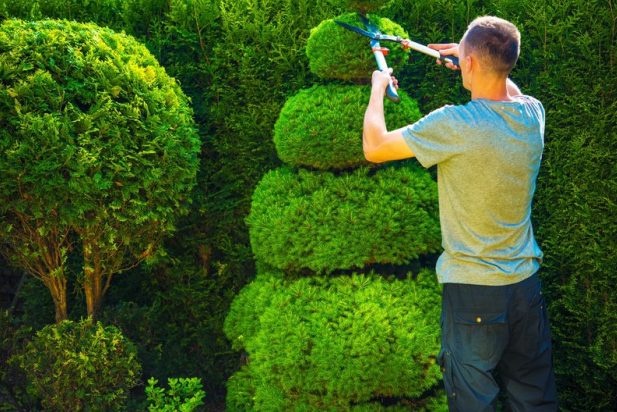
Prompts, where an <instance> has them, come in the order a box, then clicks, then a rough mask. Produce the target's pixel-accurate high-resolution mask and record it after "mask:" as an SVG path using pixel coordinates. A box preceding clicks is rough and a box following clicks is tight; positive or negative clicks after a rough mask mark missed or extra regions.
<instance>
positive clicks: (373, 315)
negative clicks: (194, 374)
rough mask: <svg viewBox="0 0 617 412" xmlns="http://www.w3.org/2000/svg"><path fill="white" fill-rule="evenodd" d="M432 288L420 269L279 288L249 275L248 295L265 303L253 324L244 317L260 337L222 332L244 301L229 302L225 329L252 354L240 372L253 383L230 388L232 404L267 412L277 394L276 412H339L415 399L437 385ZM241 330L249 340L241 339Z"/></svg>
mask: <svg viewBox="0 0 617 412" xmlns="http://www.w3.org/2000/svg"><path fill="white" fill-rule="evenodd" d="M438 288H439V286H438V285H437V283H436V277H435V274H434V273H433V272H432V271H429V270H424V271H421V272H420V273H419V274H418V276H417V277H416V278H415V280H414V279H413V277H411V276H410V277H408V278H407V279H406V280H403V281H400V280H392V279H390V280H386V279H384V278H383V277H381V276H378V275H376V274H374V273H370V274H368V275H356V274H354V275H352V276H340V277H335V278H323V277H308V278H301V279H299V280H296V281H288V282H281V281H280V278H277V277H276V276H275V277H271V276H268V275H260V276H258V277H257V279H256V280H255V281H254V282H253V283H252V284H250V285H249V286H248V287H247V289H249V292H248V293H247V295H249V294H250V295H253V297H256V298H257V299H256V300H259V301H260V302H264V305H263V307H262V309H261V313H260V315H259V316H258V317H253V316H251V315H249V316H248V317H249V318H251V319H252V321H253V322H255V323H256V324H257V325H259V328H257V327H255V326H249V327H245V328H238V327H229V326H230V325H238V324H240V323H243V322H246V321H245V319H246V318H247V315H248V314H249V313H250V312H251V309H252V308H251V307H250V306H246V305H244V303H245V302H246V300H245V299H241V300H239V301H237V302H234V304H233V305H232V308H231V311H230V314H229V317H228V320H227V323H226V332H227V334H228V336H229V337H230V338H231V339H232V341H235V342H237V343H238V344H239V345H246V350H247V351H248V352H249V353H251V359H250V363H249V365H248V367H247V368H245V371H244V373H245V374H249V373H250V374H252V376H253V379H251V381H250V382H249V384H248V385H247V384H246V382H245V383H244V384H243V385H238V383H235V384H234V385H232V386H230V397H231V398H232V399H236V400H235V401H233V402H232V404H234V403H235V404H238V405H241V404H246V403H247V400H246V399H245V398H246V397H248V396H249V395H248V394H250V393H254V396H255V405H258V404H259V403H260V401H263V404H264V405H272V402H271V400H266V399H267V398H268V397H272V396H273V395H276V394H277V393H278V394H279V395H277V396H279V397H280V400H279V401H278V402H280V405H281V408H282V409H280V410H299V409H300V408H299V407H298V406H299V405H302V404H305V405H306V407H307V408H308V409H306V410H311V408H310V406H312V407H313V409H316V408H317V406H318V405H322V404H325V405H329V406H332V407H335V406H336V407H338V408H341V410H343V409H344V408H345V407H346V406H349V404H350V403H364V402H371V400H372V398H373V397H374V396H375V394H382V395H383V394H389V395H390V396H393V397H403V398H409V399H416V400H417V399H418V398H421V397H422V395H423V394H424V392H426V391H427V390H428V389H429V388H431V387H432V386H434V385H435V384H436V383H437V381H438V379H439V369H438V367H437V365H436V362H435V356H436V352H437V350H438V347H439V338H438V334H437V333H435V331H437V330H438V329H439V291H438ZM264 308H265V310H264ZM248 330H250V331H251V332H250V333H251V334H253V336H250V339H245V340H243V339H242V336H241V335H240V334H242V333H246V332H247V331H248ZM255 331H257V332H255ZM249 368H250V371H249V370H248V369H249ZM254 376H259V377H260V379H257V380H256V379H254ZM236 385H237V386H236ZM234 391H236V392H234ZM243 399H244V400H243ZM418 403H419V404H420V403H421V402H418ZM256 409H258V410H260V408H259V407H257V408H256ZM264 409H265V407H264Z"/></svg>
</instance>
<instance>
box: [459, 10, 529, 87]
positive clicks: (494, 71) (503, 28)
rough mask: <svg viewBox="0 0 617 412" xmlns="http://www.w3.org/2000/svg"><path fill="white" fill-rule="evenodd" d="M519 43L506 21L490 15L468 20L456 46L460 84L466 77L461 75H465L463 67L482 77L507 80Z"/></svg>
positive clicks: (516, 31) (519, 39)
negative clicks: (476, 71)
mask: <svg viewBox="0 0 617 412" xmlns="http://www.w3.org/2000/svg"><path fill="white" fill-rule="evenodd" d="M520 44H521V34H520V33H519V31H518V29H517V28H516V26H515V25H514V24H512V23H510V22H509V21H506V20H504V19H500V18H499V17H492V16H484V17H478V18H477V19H475V20H474V21H472V22H471V24H470V25H469V28H468V29H467V32H466V33H465V35H464V36H463V39H462V40H461V43H460V47H459V56H460V60H461V69H462V71H463V84H464V85H465V78H466V77H469V76H465V75H466V74H469V73H465V72H466V68H467V69H472V70H479V71H481V72H482V73H483V75H486V76H491V77H498V78H501V77H504V78H505V77H508V75H509V74H510V71H512V68H513V67H514V65H515V64H516V60H517V59H518V55H519V51H520ZM467 71H469V70H467ZM467 81H469V79H468V80H467ZM465 86H466V87H467V85H465Z"/></svg>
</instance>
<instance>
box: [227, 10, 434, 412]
mask: <svg viewBox="0 0 617 412" xmlns="http://www.w3.org/2000/svg"><path fill="white" fill-rule="evenodd" d="M343 1H345V2H346V3H347V4H349V6H350V8H351V9H352V10H354V11H355V12H353V13H348V14H345V15H342V16H338V17H336V18H335V19H330V20H326V21H324V22H322V23H321V24H320V25H319V26H318V27H316V28H314V29H313V30H312V32H311V36H310V38H309V40H308V44H307V55H308V57H309V60H310V67H311V70H312V71H313V73H315V74H316V75H318V76H319V77H322V78H323V79H324V80H327V81H328V82H324V83H325V84H320V85H315V86H313V87H311V88H309V89H306V90H302V91H300V92H299V93H298V94H296V95H295V96H293V97H291V98H290V99H289V100H288V101H287V103H286V104H285V106H284V107H283V109H282V111H281V113H280V117H279V119H278V121H277V123H276V125H275V133H274V134H275V135H274V142H275V146H276V149H277V153H278V155H279V157H280V158H281V159H282V160H283V161H284V162H285V163H286V164H285V165H283V166H282V167H280V168H278V169H275V170H272V171H270V172H269V173H267V174H266V175H265V176H264V178H263V179H262V181H261V182H260V183H259V185H258V187H257V188H256V190H255V192H254V195H253V201H252V206H251V212H250V215H249V216H248V217H247V224H248V226H249V233H250V239H251V247H252V249H253V252H254V255H255V258H256V262H257V276H256V278H255V280H254V281H253V282H252V283H251V284H249V285H248V286H246V287H245V288H244V289H243V290H242V291H241V292H240V294H239V295H238V296H237V297H236V299H235V300H234V302H233V304H232V307H231V310H230V313H229V315H228V317H227V319H226V322H225V333H226V335H227V336H228V338H229V339H230V340H231V341H232V344H233V347H234V348H235V349H237V350H244V351H245V353H246V355H247V356H246V359H247V361H246V363H245V364H244V365H243V366H242V369H241V370H240V371H239V372H237V373H236V374H235V375H233V376H232V377H231V378H230V380H229V383H228V395H227V408H228V410H230V411H236V410H238V411H240V410H257V411H264V410H268V411H313V410H328V411H348V410H353V411H367V412H368V411H380V410H384V409H387V410H388V411H396V410H410V409H412V410H427V411H429V410H431V411H432V410H442V409H443V408H444V398H443V395H442V394H441V392H440V391H439V390H438V388H439V386H440V385H439V379H440V372H439V368H438V366H437V364H436V356H437V352H438V350H439V307H440V295H439V287H438V285H437V282H436V276H435V274H434V272H433V271H432V270H429V269H427V268H424V267H422V264H421V263H420V262H421V261H422V259H419V258H420V257H421V256H423V255H426V254H428V253H433V252H436V251H437V250H438V248H439V245H440V232H439V222H438V207H437V188H436V185H435V182H434V181H433V180H432V179H431V176H430V174H429V173H427V172H426V171H425V170H424V169H423V168H422V167H420V166H419V165H418V164H417V162H416V161H415V160H408V161H401V162H390V163H387V164H384V165H375V164H371V163H369V162H367V161H366V160H365V158H364V155H363V151H362V123H363V117H364V113H365V111H366V107H367V104H368V100H369V95H370V90H371V86H370V84H369V83H370V76H371V73H372V71H373V70H375V67H376V66H375V61H374V59H373V55H372V51H371V48H370V47H369V42H368V40H367V39H366V38H363V37H361V36H359V35H357V34H356V33H353V32H350V31H347V30H345V29H343V28H341V27H340V26H339V25H337V24H336V23H335V21H334V20H338V21H344V22H347V23H349V24H352V25H355V26H361V21H360V18H359V17H358V15H357V13H356V12H357V11H359V12H362V13H367V12H369V13H370V12H374V11H375V10H377V9H378V8H379V7H382V6H383V5H384V4H385V3H386V2H387V1H383V0H382V1H376V0H360V1H352V0H343ZM368 18H369V20H370V21H371V22H372V23H373V24H374V25H376V26H377V27H378V28H379V29H380V30H381V31H382V32H384V33H388V34H395V35H400V36H403V37H408V36H407V33H405V31H404V30H403V29H402V28H401V27H400V26H398V25H396V24H395V23H393V22H391V21H389V20H387V19H384V18H380V17H379V16H377V15H371V14H369V15H368ZM388 57H389V63H390V64H391V65H394V66H396V65H400V64H401V63H403V62H404V60H405V59H406V58H407V57H408V56H407V52H406V51H404V50H403V49H402V48H400V47H399V48H396V49H395V48H394V47H393V50H392V52H391V53H390V55H389V56H388ZM399 93H400V95H401V98H402V101H401V103H400V104H399V105H395V104H393V103H391V102H386V108H385V111H386V121H387V124H388V126H389V127H390V128H397V127H402V126H404V125H407V124H410V123H412V122H414V121H415V120H417V119H418V118H419V117H420V112H419V110H418V107H417V105H416V103H415V101H414V100H412V99H411V98H410V97H409V96H408V95H407V94H405V93H404V92H402V91H400V90H399Z"/></svg>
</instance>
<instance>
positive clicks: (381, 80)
mask: <svg viewBox="0 0 617 412" xmlns="http://www.w3.org/2000/svg"><path fill="white" fill-rule="evenodd" d="M390 70H392V69H390ZM390 75H391V72H390V73H384V72H380V71H375V72H374V73H373V88H372V90H371V98H370V100H369V104H368V107H367V109H366V113H365V115H364V130H363V131H362V148H363V150H364V157H365V158H366V160H368V161H369V162H374V163H382V162H387V161H389V160H400V159H407V158H409V157H414V154H413V152H412V151H411V149H410V148H409V145H408V144H407V142H405V139H404V138H403V130H404V128H401V129H398V130H394V131H392V132H388V129H387V127H386V119H385V117H384V102H383V101H384V94H385V90H386V87H387V86H388V84H389V82H390ZM394 84H395V85H396V84H397V82H396V79H394Z"/></svg>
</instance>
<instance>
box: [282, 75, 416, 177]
mask: <svg viewBox="0 0 617 412" xmlns="http://www.w3.org/2000/svg"><path fill="white" fill-rule="evenodd" d="M370 93H371V88H370V86H349V85H330V84H329V85H325V86H323V85H316V86H313V87H311V88H309V89H305V90H302V91H300V92H299V93H298V94H296V95H295V96H293V97H292V98H290V99H289V100H287V102H286V103H285V106H284V107H283V109H282V110H281V114H280V117H279V119H278V120H277V122H276V124H275V125H274V144H275V146H276V151H277V154H278V156H279V157H280V158H281V160H283V161H284V162H285V163H288V164H290V165H293V166H305V167H306V166H308V167H313V168H317V169H330V170H333V169H347V168H353V167H357V166H361V165H368V164H369V162H367V161H366V159H365V158H364V152H363V151H362V132H361V131H362V123H363V120H364V112H366V106H367V105H368V99H369V97H370ZM400 96H401V103H400V104H398V105H396V104H393V103H390V104H386V105H385V113H386V123H387V125H388V127H390V128H391V129H393V128H397V129H398V128H400V127H404V126H406V125H408V124H410V122H414V121H415V120H418V119H419V118H420V117H421V114H420V111H419V110H418V107H417V104H416V102H415V101H414V100H413V99H411V98H409V96H408V95H407V94H406V93H405V92H402V91H401V93H400Z"/></svg>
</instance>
